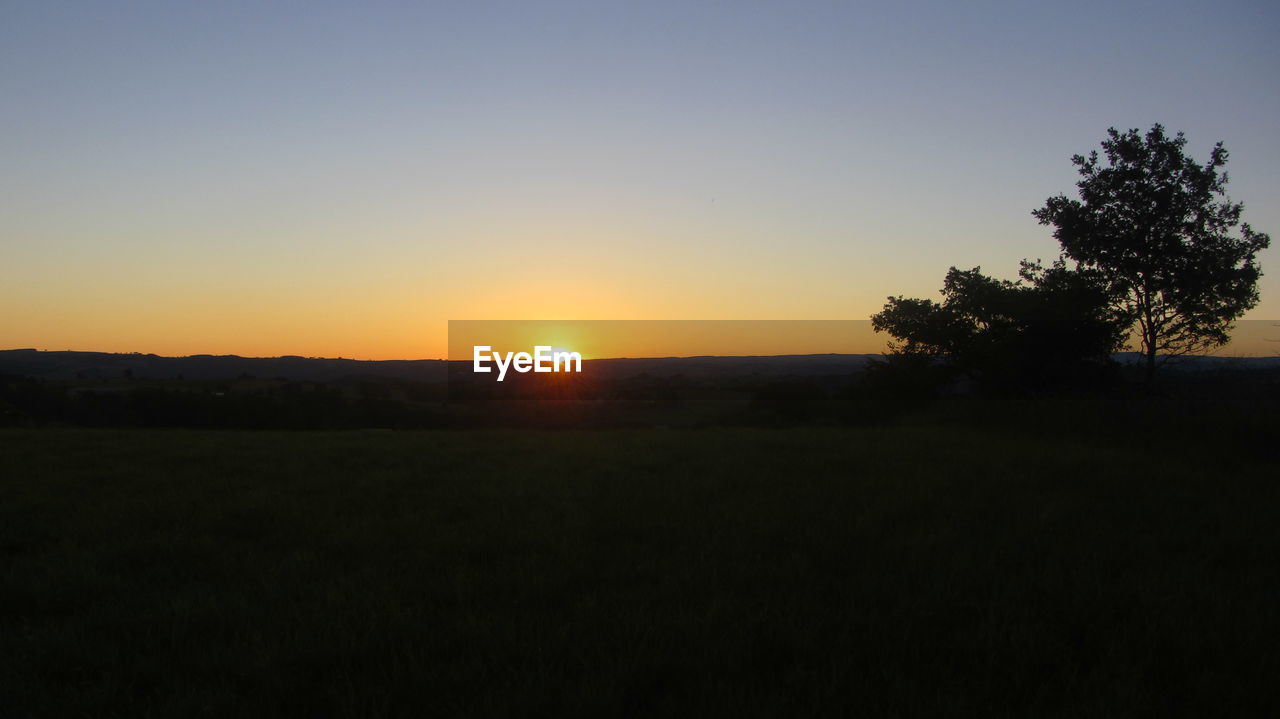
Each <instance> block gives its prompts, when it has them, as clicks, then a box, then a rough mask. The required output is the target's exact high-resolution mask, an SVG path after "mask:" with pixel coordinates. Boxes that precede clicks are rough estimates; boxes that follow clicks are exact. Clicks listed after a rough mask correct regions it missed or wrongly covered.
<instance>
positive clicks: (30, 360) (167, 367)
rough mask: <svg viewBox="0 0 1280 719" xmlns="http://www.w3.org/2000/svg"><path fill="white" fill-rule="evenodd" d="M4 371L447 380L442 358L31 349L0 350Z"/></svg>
mask: <svg viewBox="0 0 1280 719" xmlns="http://www.w3.org/2000/svg"><path fill="white" fill-rule="evenodd" d="M0 373H8V374H15V375H23V376H29V377H48V378H51V379H52V378H57V379H77V378H82V379H93V378H111V377H122V376H130V377H133V378H135V379H176V378H178V377H182V378H184V379H189V380H222V379H234V378H236V377H242V376H244V375H249V376H252V377H267V378H274V377H282V378H284V379H290V380H297V381H307V382H331V381H334V380H340V379H350V378H359V377H377V378H383V379H401V380H411V381H415V382H442V381H444V379H445V376H446V371H445V362H444V361H443V360H388V361H368V360H350V359H328V358H320V357H296V356H285V357H239V356H237V355H191V356H189V357H161V356H159V355H153V354H111V353H107V352H41V351H37V350H30V349H23V350H0Z"/></svg>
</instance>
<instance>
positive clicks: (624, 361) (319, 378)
mask: <svg viewBox="0 0 1280 719" xmlns="http://www.w3.org/2000/svg"><path fill="white" fill-rule="evenodd" d="M880 356H881V355H879V354H815V355H770V356H742V357H736V356H700V357H638V358H629V357H628V358H611V359H598V360H587V361H586V363H587V365H588V366H589V367H590V368H591V370H590V371H591V372H592V374H595V375H596V376H599V377H603V378H619V377H630V376H637V375H641V374H648V375H652V376H655V377H661V376H675V375H683V376H685V377H688V378H691V379H693V378H699V377H711V376H719V377H725V376H771V377H781V376H793V377H817V376H834V375H841V374H849V373H854V372H858V371H860V370H862V369H863V368H864V367H865V366H866V364H867V363H868V362H870V361H871V360H874V359H877V358H879V357H880ZM1115 359H1116V361H1118V362H1120V363H1121V364H1134V363H1137V362H1139V361H1140V360H1141V355H1139V354H1138V353H1136V352H1122V353H1118V354H1116V355H1115ZM448 366H449V363H448V362H447V361H446V360H354V359H337V358H325V357H299V356H296V355H286V356H283V357H240V356H238V355H190V356H187V357H162V356H160V355H154V354H141V353H126V354H115V353H109V352H76V351H42V350H34V349H15V350H0V374H10V375H21V376H28V377H46V378H49V379H86V380H88V379H110V378H120V377H132V378H134V379H152V380H168V379H178V378H183V379H189V380H224V379H235V378H238V377H244V376H246V375H247V376H251V377H258V378H267V379H271V378H283V379H287V380H294V381H304V382H333V381H337V380H349V379H360V378H378V379H393V380H405V381H410V382H444V381H445V380H446V379H447V377H448ZM1170 366H1171V367H1176V368H1177V369H1179V370H1185V371H1200V370H1222V369H1270V368H1277V367H1280V357H1214V356H1187V357H1179V358H1175V359H1173V360H1171V361H1170Z"/></svg>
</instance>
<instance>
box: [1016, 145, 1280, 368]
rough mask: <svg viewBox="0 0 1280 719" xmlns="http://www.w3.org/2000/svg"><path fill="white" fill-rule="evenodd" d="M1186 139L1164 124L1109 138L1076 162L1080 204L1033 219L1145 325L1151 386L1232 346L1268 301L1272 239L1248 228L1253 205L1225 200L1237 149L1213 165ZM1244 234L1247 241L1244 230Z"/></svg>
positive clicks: (1052, 206) (1054, 207)
mask: <svg viewBox="0 0 1280 719" xmlns="http://www.w3.org/2000/svg"><path fill="white" fill-rule="evenodd" d="M1186 144H1187V140H1186V138H1185V137H1184V136H1183V134H1182V133H1178V134H1177V135H1176V136H1175V137H1168V136H1167V135H1166V134H1165V131H1164V127H1162V126H1161V125H1159V124H1157V125H1154V126H1152V128H1151V130H1150V131H1148V132H1147V134H1146V136H1145V137H1143V136H1142V135H1140V134H1139V133H1138V131H1137V130H1136V129H1135V130H1129V131H1128V132H1126V133H1123V134H1121V133H1120V132H1118V131H1117V130H1116V129H1115V128H1111V129H1109V130H1108V131H1107V139H1106V140H1105V141H1103V143H1102V148H1103V151H1104V152H1105V154H1106V158H1107V164H1106V166H1101V165H1100V164H1099V161H1098V160H1099V158H1098V153H1097V152H1096V151H1094V152H1091V153H1089V156H1088V157H1084V156H1083V155H1076V156H1075V157H1073V158H1072V162H1073V163H1075V165H1076V166H1077V167H1078V168H1079V171H1080V176H1081V178H1082V179H1081V180H1080V182H1079V183H1077V186H1078V187H1079V190H1080V199H1079V200H1072V199H1069V198H1067V197H1065V196H1062V195H1059V196H1057V197H1051V198H1049V200H1048V202H1046V203H1045V206H1044V207H1042V208H1040V209H1038V210H1035V211H1034V212H1033V213H1032V214H1034V215H1035V216H1036V218H1037V219H1039V220H1040V222H1041V224H1045V225H1053V226H1054V228H1055V229H1054V233H1053V236H1054V237H1055V238H1056V239H1057V240H1058V241H1059V243H1061V245H1062V253H1063V256H1064V257H1065V258H1068V259H1070V260H1071V261H1072V262H1074V263H1076V265H1077V266H1078V267H1081V268H1087V269H1088V270H1091V271H1092V272H1094V273H1096V274H1097V276H1098V277H1100V278H1101V279H1102V280H1103V281H1104V282H1105V283H1106V288H1107V290H1108V293H1109V295H1110V297H1111V299H1112V306H1113V307H1114V309H1115V310H1116V312H1117V313H1118V314H1119V315H1120V316H1121V317H1123V318H1124V319H1125V320H1126V321H1127V322H1128V324H1129V325H1131V326H1132V325H1134V324H1136V325H1137V328H1138V332H1137V335H1138V341H1139V343H1140V347H1141V349H1142V353H1143V355H1144V356H1145V358H1146V368H1147V369H1146V372H1147V375H1146V376H1147V379H1148V380H1150V378H1151V377H1152V376H1153V375H1154V373H1155V370H1156V366H1157V360H1158V358H1159V357H1160V356H1161V355H1164V356H1171V355H1179V354H1188V353H1196V352H1204V351H1206V350H1209V349H1212V348H1214V347H1220V346H1222V345H1224V344H1226V342H1227V339H1228V335H1229V332H1230V330H1231V327H1232V323H1233V322H1234V321H1235V320H1236V319H1237V318H1238V317H1240V315H1241V314H1243V313H1244V312H1245V311H1246V310H1248V309H1251V308H1253V307H1255V306H1256V305H1257V304H1258V288H1257V287H1258V278H1259V277H1260V276H1261V274H1262V271H1261V269H1260V268H1259V267H1258V265H1257V263H1256V261H1255V258H1256V256H1257V253H1258V252H1259V251H1261V250H1263V249H1266V248H1267V247H1268V246H1269V245H1270V243H1271V239H1270V237H1268V236H1267V235H1266V234H1264V233H1261V232H1255V231H1254V230H1253V229H1252V228H1251V227H1250V226H1249V223H1247V222H1241V220H1240V217H1241V212H1242V211H1243V209H1244V205H1243V204H1241V203H1238V202H1237V203H1233V202H1230V201H1229V200H1226V199H1219V198H1225V196H1226V184H1227V173H1226V171H1225V170H1223V169H1222V168H1224V167H1225V166H1226V163H1227V151H1226V149H1225V148H1224V147H1223V146H1222V143H1221V142H1219V143H1217V144H1216V145H1215V146H1214V148H1213V152H1212V154H1211V155H1210V158H1209V162H1208V163H1207V164H1205V165H1201V164H1199V163H1197V162H1196V161H1195V160H1193V159H1192V158H1190V157H1188V156H1186V155H1185V154H1184V152H1183V147H1184V146H1185V145H1186ZM1237 227H1238V228H1239V237H1237V236H1235V232H1234V230H1235V229H1236V228H1237Z"/></svg>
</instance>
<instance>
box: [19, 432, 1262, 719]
mask: <svg viewBox="0 0 1280 719" xmlns="http://www.w3.org/2000/svg"><path fill="white" fill-rule="evenodd" d="M0 462H2V465H3V478H2V479H0V562H2V563H0V622H2V625H0V707H3V708H0V715H4V716H10V717H28V716H32V717H46V716H47V717H63V716H94V717H116V716H118V717H150V716H166V717H194V716H217V717H234V716H268V715H280V716H306V717H329V716H332V717H380V716H414V717H417V716H453V715H456V716H602V715H616V714H636V715H669V714H682V715H688V714H691V713H694V712H699V713H710V714H730V713H732V714H737V715H754V716H850V715H872V716H893V715H917V714H921V713H929V714H945V715H956V714H971V715H972V714H980V715H984V716H1072V717H1078V716H1121V715H1134V714H1142V715H1168V714H1175V715H1176V714H1186V715H1222V714H1243V715H1248V714H1253V715H1262V714H1265V713H1269V712H1270V711H1271V710H1273V709H1274V707H1275V705H1276V703H1277V702H1278V701H1280V691H1277V684H1276V682H1275V681H1274V680H1275V678H1276V677H1277V676H1280V649H1278V648H1277V638H1278V637H1280V571H1278V570H1277V565H1278V564H1280V513H1278V512H1277V510H1278V509H1280V484H1278V483H1277V476H1276V474H1277V473H1276V471H1275V470H1276V469H1277V465H1276V464H1275V463H1273V462H1270V461H1268V460H1267V459H1266V458H1262V459H1259V458H1258V457H1257V456H1252V457H1250V456H1245V455H1241V454H1237V453H1234V452H1230V451H1226V452H1222V451H1216V452H1215V451H1213V448H1206V449H1205V450H1204V451H1190V452H1178V453H1176V455H1175V453H1173V452H1169V451H1163V450H1156V449H1152V448H1150V447H1145V446H1132V447H1130V446H1126V445H1125V444H1123V443H1120V442H1115V441H1106V442H1104V441H1100V440H1096V439H1094V440H1091V439H1089V438H1087V437H1078V438H1075V439H1072V438H1067V437H1061V436H1056V437H1050V436H1037V435H1035V434H1021V435H1018V434H1013V433H1010V432H1007V431H996V430H992V429H990V428H988V429H964V428H955V427H950V428H946V427H928V426H917V427H912V426H894V427H871V428H853V429H847V428H808V429H706V430H696V429H687V430H678V431H677V430H667V431H663V430H643V431H641V430H637V431H607V432H606V431H600V432H590V431H564V432H533V431H507V432H503V431H479V430H477V431H465V432H404V433H399V432H376V433H375V432H350V433H266V432H259V433H247V432H246V433H237V432H223V433H219V432H196V431H180V430H153V431H145V430H138V431H110V430H59V429H47V430H4V431H0Z"/></svg>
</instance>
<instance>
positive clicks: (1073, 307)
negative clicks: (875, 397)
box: [871, 261, 1124, 389]
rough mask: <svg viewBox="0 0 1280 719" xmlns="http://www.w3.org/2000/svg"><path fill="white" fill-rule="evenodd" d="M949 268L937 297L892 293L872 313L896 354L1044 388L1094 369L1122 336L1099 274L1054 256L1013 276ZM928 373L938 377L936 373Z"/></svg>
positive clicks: (992, 380) (997, 381)
mask: <svg viewBox="0 0 1280 719" xmlns="http://www.w3.org/2000/svg"><path fill="white" fill-rule="evenodd" d="M981 269H982V268H980V267H975V268H973V269H971V270H960V269H956V268H955V267H952V268H951V269H950V270H949V271H948V272H947V274H946V277H945V278H944V280H943V286H942V298H943V299H942V301H941V302H935V301H933V300H927V299H915V298H905V297H890V298H889V302H888V303H887V304H886V305H885V307H884V309H883V310H882V311H880V312H879V313H877V314H875V315H873V316H872V318H871V322H872V327H873V328H874V329H875V330H876V331H877V332H886V333H888V334H889V335H890V336H891V337H893V338H894V340H893V341H891V342H890V351H891V355H892V356H893V358H894V360H895V361H900V362H906V363H909V365H910V366H914V367H917V368H920V367H922V365H921V363H920V360H921V359H922V358H924V359H928V360H934V361H938V360H944V361H945V364H946V366H948V367H949V368H951V369H953V370H955V371H958V372H960V373H963V374H966V375H968V376H969V377H971V378H973V379H975V380H977V381H979V382H982V383H983V384H985V385H986V386H988V387H991V386H996V385H998V386H1000V387H1001V388H1005V389H1007V388H1012V387H1017V388H1019V389H1043V388H1046V387H1050V386H1057V385H1062V384H1063V383H1064V382H1071V381H1074V380H1076V379H1079V378H1080V377H1081V376H1082V375H1088V376H1090V377H1096V376H1097V370H1098V369H1099V368H1100V367H1102V366H1104V365H1106V364H1108V363H1109V357H1110V354H1111V352H1112V351H1113V350H1114V348H1115V347H1116V346H1117V345H1118V344H1119V343H1120V341H1121V337H1122V335H1123V332H1124V324H1123V323H1122V322H1120V321H1119V319H1118V318H1117V316H1116V315H1115V313H1114V312H1113V311H1112V310H1111V309H1110V303H1109V301H1108V299H1109V298H1108V297H1107V294H1106V288H1105V285H1104V284H1102V282H1101V281H1100V278H1099V277H1098V276H1097V274H1096V273H1093V272H1089V271H1085V270H1074V269H1071V268H1069V267H1067V266H1066V264H1065V263H1063V262H1061V261H1058V262H1055V263H1054V264H1052V265H1050V266H1049V267H1044V266H1042V265H1040V264H1039V263H1033V262H1026V261H1024V262H1023V263H1022V270H1021V272H1020V273H1019V274H1020V278H1019V280H1017V281H1010V280H1000V279H996V278H993V277H989V276H987V275H984V274H982V271H981ZM933 376H935V377H936V376H937V375H936V373H934V374H933Z"/></svg>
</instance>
